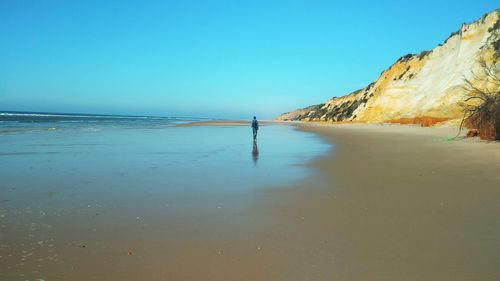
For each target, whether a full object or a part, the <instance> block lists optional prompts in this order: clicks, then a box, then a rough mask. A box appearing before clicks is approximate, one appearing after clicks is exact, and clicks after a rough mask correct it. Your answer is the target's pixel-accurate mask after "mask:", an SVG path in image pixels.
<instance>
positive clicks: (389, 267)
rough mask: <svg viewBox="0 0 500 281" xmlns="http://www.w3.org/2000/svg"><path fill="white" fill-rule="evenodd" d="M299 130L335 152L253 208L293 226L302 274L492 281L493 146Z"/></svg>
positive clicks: (495, 251)
mask: <svg viewBox="0 0 500 281" xmlns="http://www.w3.org/2000/svg"><path fill="white" fill-rule="evenodd" d="M297 127H298V128H299V129H300V130H304V131H308V132H315V133H317V134H319V135H320V136H321V137H323V138H324V139H325V140H326V141H328V142H331V143H333V144H334V148H333V149H332V151H331V152H330V154H329V155H328V156H325V157H322V158H320V159H318V160H317V161H315V162H314V163H313V165H314V167H315V168H317V169H318V171H319V175H318V176H317V177H316V180H308V181H305V182H302V183H301V184H299V185H298V186H297V187H296V188H292V189H281V190H276V191H275V192H272V193H271V194H272V195H271V196H265V197H266V198H267V199H266V201H267V204H264V207H261V208H259V209H266V208H270V209H271V210H273V211H269V213H271V214H273V215H274V219H275V221H277V222H280V223H283V222H287V223H288V224H290V225H293V228H294V231H293V232H292V233H293V234H290V235H291V236H296V241H294V243H296V244H294V245H300V243H302V246H300V249H301V251H303V252H304V253H309V256H308V257H307V259H306V261H307V262H309V263H310V264H309V270H310V274H311V275H310V276H315V275H314V268H316V269H319V268H323V269H324V270H326V271H327V272H326V273H325V272H322V273H318V272H316V274H319V275H316V276H321V277H322V278H324V279H323V280H464V281H465V280H491V281H493V280H497V279H498V276H500V269H499V268H498V262H499V261H500V254H499V253H500V235H499V234H500V216H499V214H500V143H498V142H490V143H487V142H481V141H477V140H471V139H461V140H458V141H452V140H450V137H453V136H454V135H455V134H456V129H454V128H420V127H416V126H400V125H382V124H379V125H319V124H311V123H307V124H297ZM276 198H279V199H278V200H279V203H278V204H277V203H276V202H273V201H274V200H276ZM276 230H278V228H276ZM312 252H315V253H316V256H315V255H314V254H313V253H312ZM308 278H309V277H308ZM283 280H285V279H283ZM303 280H306V277H304V279H303ZM309 280H321V278H314V277H311V278H309Z"/></svg>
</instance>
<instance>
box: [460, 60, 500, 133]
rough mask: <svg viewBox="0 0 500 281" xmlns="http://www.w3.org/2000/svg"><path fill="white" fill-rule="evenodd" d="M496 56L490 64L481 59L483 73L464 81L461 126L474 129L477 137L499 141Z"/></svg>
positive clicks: (499, 87)
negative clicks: (477, 134)
mask: <svg viewBox="0 0 500 281" xmlns="http://www.w3.org/2000/svg"><path fill="white" fill-rule="evenodd" d="M498 58H499V57H498V56H497V55H494V57H493V59H492V62H491V63H488V62H487V61H486V60H484V59H481V60H480V61H479V64H480V66H481V69H482V71H483V73H480V74H475V73H473V79H472V80H469V79H464V81H465V84H466V86H465V87H464V89H465V90H466V97H465V99H464V102H463V103H462V107H463V109H464V118H463V120H462V124H461V125H460V128H461V127H462V125H464V126H465V127H467V128H469V129H476V130H477V131H478V132H479V137H480V138H481V139H486V140H500V65H499V64H498Z"/></svg>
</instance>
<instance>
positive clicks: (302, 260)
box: [0, 123, 500, 281]
mask: <svg viewBox="0 0 500 281" xmlns="http://www.w3.org/2000/svg"><path fill="white" fill-rule="evenodd" d="M198 125H203V124H198ZM205 125H212V126H213V125H216V126H224V125H229V126H233V125H234V124H233V123H231V124H223V123H217V124H205ZM294 126H297V128H298V129H299V130H303V131H307V132H313V133H315V134H317V135H318V136H320V137H321V138H322V139H323V140H324V141H325V142H328V143H331V144H332V145H333V146H332V149H331V150H330V151H329V152H328V153H327V154H325V155H324V156H320V157H319V158H317V159H316V160H314V161H313V162H312V163H307V161H305V163H304V164H305V165H310V166H311V167H312V168H313V171H314V173H313V174H312V175H311V176H310V177H308V178H306V179H304V180H300V181H299V182H297V183H296V184H287V185H284V186H275V187H273V188H265V189H258V190H256V191H255V190H254V191H251V192H248V193H245V194H244V200H243V199H242V197H240V196H239V195H234V194H233V195H227V194H226V195H223V194H220V193H217V194H213V197H212V196H210V197H209V196H207V193H201V194H203V196H201V197H196V196H195V197H196V198H195V199H193V200H192V201H190V202H191V206H190V207H189V208H187V211H186V210H183V209H182V208H184V207H183V206H179V205H177V204H176V202H175V201H173V202H172V201H169V200H167V201H165V200H163V198H161V196H159V195H160V194H159V193H158V194H156V193H152V194H151V195H150V196H144V195H139V193H137V196H136V198H135V199H134V200H133V201H130V202H129V201H128V200H129V199H124V198H122V196H120V195H117V194H115V195H113V196H115V197H114V198H113V200H116V205H111V206H108V208H105V209H104V210H105V211H104V212H103V210H102V208H100V207H99V204H98V201H99V200H97V199H96V203H92V204H90V205H89V206H88V211H87V212H83V213H82V212H76V214H77V215H78V217H74V218H73V222H71V221H68V220H67V218H60V217H57V216H49V217H48V218H46V220H45V221H44V223H43V224H36V225H32V227H34V228H35V231H36V233H35V235H36V241H38V242H36V241H35V245H34V247H42V248H43V247H45V248H48V247H49V245H52V244H55V246H54V247H53V248H51V249H53V251H54V253H55V252H57V257H59V258H60V261H59V262H56V263H44V267H43V270H41V272H43V273H45V275H44V276H45V277H43V276H41V277H43V278H45V279H44V280H86V281H88V280H99V281H101V280H287V281H288V280H339V281H341V280H342V281H344V280H345V281H351V280H352V281H354V280H384V281H386V280H408V281H412V280H454V281H457V280H458V281H460V280H464V281H465V280H467V281H470V280H486V281H490V280H491V281H493V280H498V276H500V268H499V267H498V264H499V261H500V144H499V143H484V142H478V141H471V140H459V141H449V140H448V139H449V137H451V136H453V135H454V133H455V130H450V129H446V128H432V129H425V128H419V127H411V126H398V125H359V126H356V125H355V126H353V125H340V126H329V125H316V124H295V125H294ZM261 154H262V152H261ZM248 157H250V151H248ZM261 158H262V159H265V156H261ZM259 161H261V160H259ZM227 177H228V179H231V178H232V175H231V174H227ZM47 196H51V195H50V194H49V195H47ZM96 196H99V194H96ZM124 196H125V195H124ZM221 196H222V197H221ZM96 198H99V197H96ZM32 200H36V198H32ZM113 200H110V202H113ZM117 206H118V207H117ZM137 206H139V207H137ZM84 207H85V208H87V206H84ZM101 207H102V206H101ZM37 212H38V210H37V211H36V212H35V211H34V212H33V213H32V216H36V215H38V213H37ZM24 219H25V220H26V223H27V224H29V222H30V220H31V218H29V217H25V218H24ZM2 231H9V230H8V229H7V230H5V229H2ZM4 233H5V232H4ZM7 235H8V234H7ZM14 235H15V233H12V235H11V236H9V237H11V238H12V239H14V240H15V239H16V238H14ZM17 239H18V240H19V241H17V244H18V245H23V243H26V241H25V240H23V237H19V238H17ZM14 242H16V241H14ZM4 243H5V241H3V243H2V244H4ZM40 243H41V244H40ZM36 244H39V245H36ZM23 246H24V245H23ZM3 250H4V251H3V252H4V253H5V252H6V251H5V249H3ZM41 253H44V252H41ZM41 253H40V254H35V255H40V257H38V256H37V257H36V258H41V259H45V260H46V259H47V258H49V256H46V255H45V254H44V255H42V254H41ZM16 254H17V253H16ZM25 254H26V253H25ZM57 257H50V258H52V259H54V258H57ZM62 257H64V258H62ZM4 260H5V257H4ZM0 262H1V260H0ZM4 265H5V263H4ZM30 273H31V272H30ZM7 276H17V275H13V273H12V272H11V275H7ZM47 276H48V277H47ZM49 277H50V278H49ZM11 279H12V280H25V279H28V278H25V279H20V278H17V279H13V278H11ZM30 280H33V279H32V278H30Z"/></svg>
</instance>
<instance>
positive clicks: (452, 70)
mask: <svg viewBox="0 0 500 281" xmlns="http://www.w3.org/2000/svg"><path fill="white" fill-rule="evenodd" d="M499 49H500V11H499V10H496V11H493V12H491V13H489V14H486V15H484V16H483V17H482V18H481V19H479V20H477V21H475V22H473V23H471V24H464V25H462V27H461V28H460V30H459V31H457V32H454V33H452V34H451V35H450V37H449V38H448V39H446V40H445V41H444V43H443V44H439V45H438V46H437V47H436V48H434V49H433V50H431V51H424V52H421V53H420V54H408V55H405V56H403V57H401V58H399V59H398V60H397V61H396V62H395V63H394V64H393V65H392V66H390V67H389V68H388V69H386V70H384V71H383V72H382V73H381V75H380V76H379V77H378V79H377V80H376V81H374V82H373V83H371V84H369V85H368V86H366V87H365V88H363V89H360V90H357V91H355V92H352V93H350V94H348V95H345V96H342V97H335V98H332V99H330V100H328V101H326V102H325V103H324V104H319V105H314V106H310V107H307V108H304V109H299V110H296V111H294V112H289V113H285V114H283V115H281V116H279V117H278V118H277V119H278V120H302V121H333V122H339V121H347V122H398V123H420V124H422V125H423V126H427V125H433V124H434V123H437V122H441V121H446V120H450V119H458V118H461V117H462V115H463V113H462V107H461V106H460V102H461V101H462V100H463V98H464V94H465V93H464V79H468V80H470V81H472V82H473V83H477V86H478V87H496V89H492V91H498V85H496V86H495V85H484V83H481V80H478V79H476V78H477V77H475V75H474V74H473V73H479V72H480V70H481V69H480V68H481V65H480V64H479V62H478V60H479V59H480V58H484V59H485V60H486V61H487V62H488V63H490V64H496V63H497V61H496V60H497V58H498V55H499V54H500V50H499Z"/></svg>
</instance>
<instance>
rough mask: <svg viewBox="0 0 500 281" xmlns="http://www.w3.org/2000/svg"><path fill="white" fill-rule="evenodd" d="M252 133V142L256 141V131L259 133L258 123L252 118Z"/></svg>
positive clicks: (255, 118)
mask: <svg viewBox="0 0 500 281" xmlns="http://www.w3.org/2000/svg"><path fill="white" fill-rule="evenodd" d="M252 131H253V140H254V141H256V140H257V131H259V121H257V117H255V116H254V117H253V120H252Z"/></svg>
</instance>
